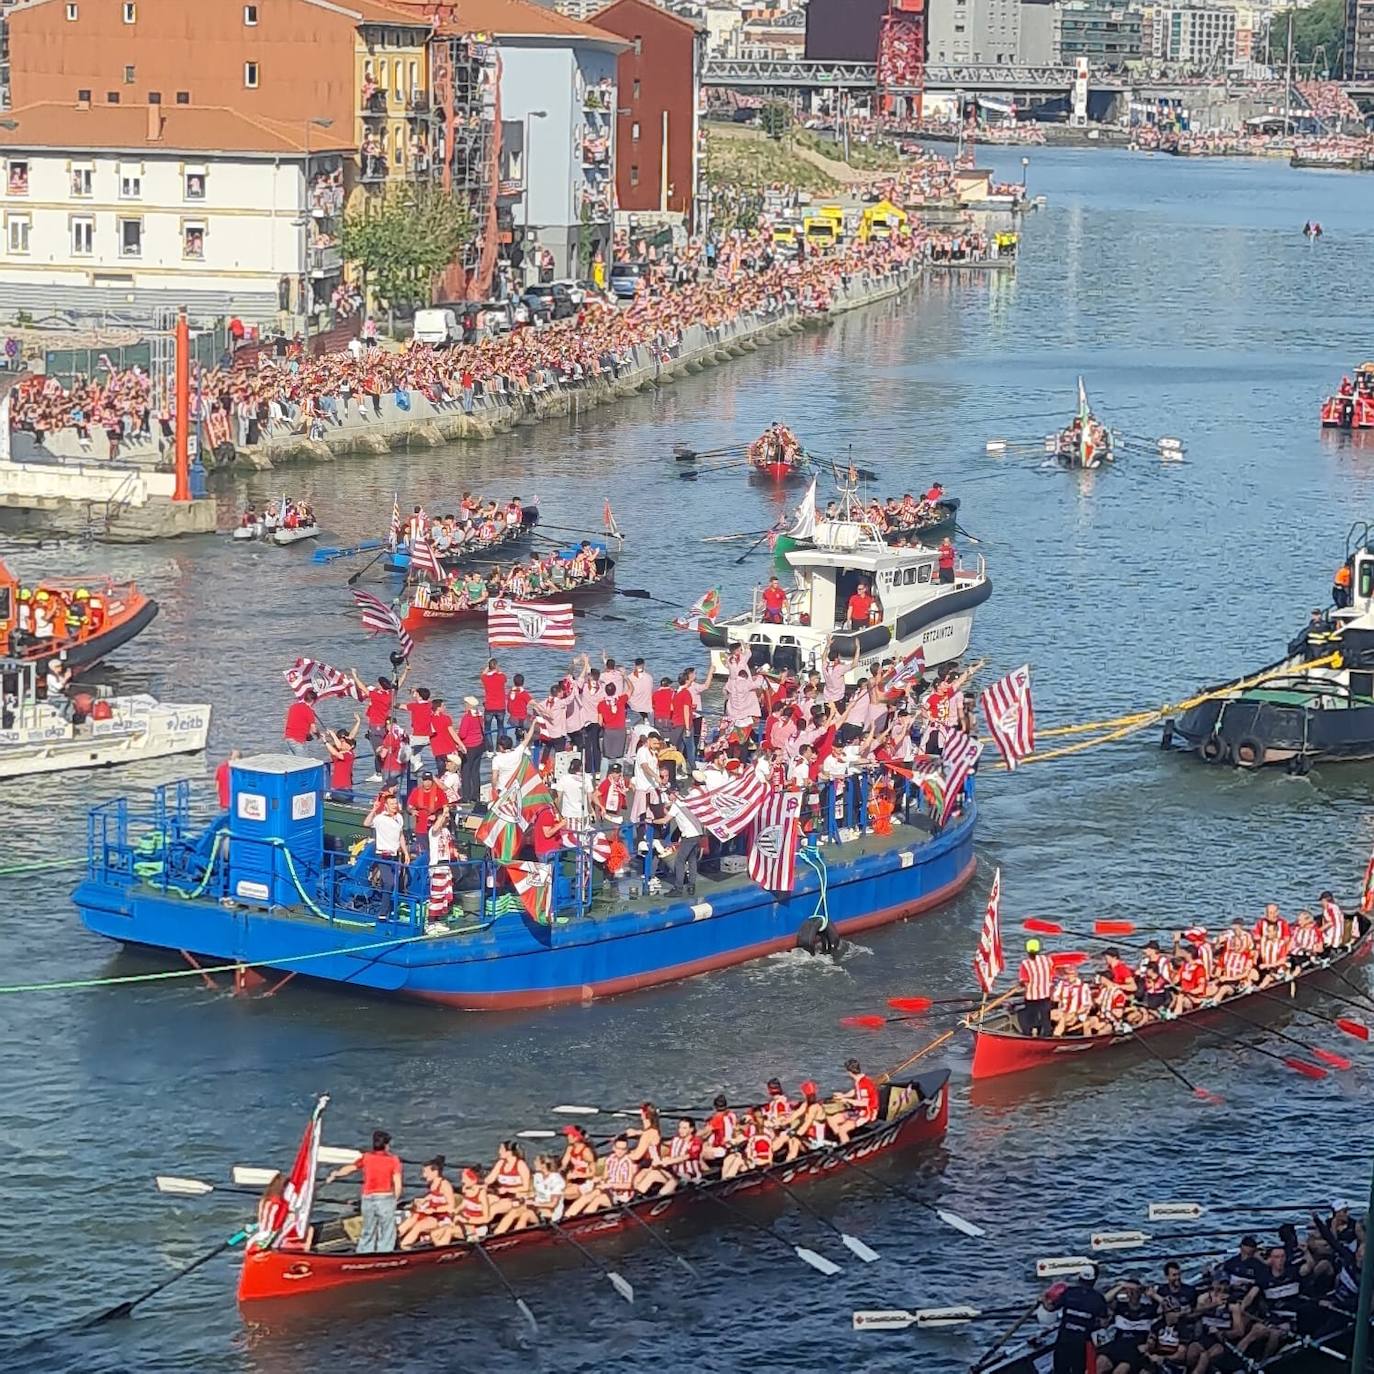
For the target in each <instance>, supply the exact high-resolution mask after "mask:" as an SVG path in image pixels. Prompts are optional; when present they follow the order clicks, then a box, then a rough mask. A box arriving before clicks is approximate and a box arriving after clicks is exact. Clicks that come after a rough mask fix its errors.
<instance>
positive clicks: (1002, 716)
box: [978, 663, 1035, 772]
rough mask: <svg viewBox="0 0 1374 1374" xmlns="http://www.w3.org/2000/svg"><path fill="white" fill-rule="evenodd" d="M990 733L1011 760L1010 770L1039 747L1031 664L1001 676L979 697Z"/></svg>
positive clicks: (1023, 665)
mask: <svg viewBox="0 0 1374 1374" xmlns="http://www.w3.org/2000/svg"><path fill="white" fill-rule="evenodd" d="M978 701H979V704H980V705H981V706H982V708H983V719H984V720H985V721H987V723H988V733H989V734H990V735H991V736H992V738H993V740H994V741H995V742H996V744H997V747H998V748H999V749H1000V750H1001V751H1002V757H1003V758H1004V759H1006V761H1007V771H1008V772H1011V770H1012V769H1013V768H1015V767H1016V765H1017V764H1018V763H1019V762H1020V761H1021V760H1022V759H1023V758H1025V757H1026V755H1027V754H1029V753H1031V752H1032V751H1033V750H1034V749H1035V708H1034V707H1033V706H1032V705H1031V684H1030V664H1029V663H1023V664H1022V665H1021V667H1019V668H1017V669H1016V670H1015V671H1014V672H1010V673H1008V674H1007V675H1006V677H1004V678H999V679H998V680H997V681H996V682H994V683H993V684H992V686H991V687H988V688H986V689H985V690H984V691H983V693H982V694H981V695H980V696H979V698H978Z"/></svg>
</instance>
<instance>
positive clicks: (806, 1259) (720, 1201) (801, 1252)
mask: <svg viewBox="0 0 1374 1374" xmlns="http://www.w3.org/2000/svg"><path fill="white" fill-rule="evenodd" d="M701 1196H702V1197H706V1198H710V1199H711V1201H712V1202H714V1203H716V1204H717V1205H718V1206H720V1207H723V1208H724V1209H725V1210H726V1211H727V1212H729V1213H730V1215H731V1216H733V1217H737V1218H738V1219H739V1220H740V1221H742V1222H744V1223H745V1224H746V1225H747V1226H752V1227H753V1228H754V1229H755V1230H756V1231H762V1232H763V1234H764V1235H767V1236H772V1237H773V1239H774V1240H775V1241H777V1242H778V1244H779V1245H785V1246H786V1247H787V1248H788V1249H789V1250H791V1251H792V1253H793V1254H794V1255H796V1257H797V1258H798V1259H799V1260H801V1262H802V1263H803V1264H809V1265H810V1266H811V1268H813V1269H814V1270H815V1271H816V1272H817V1273H818V1274H824V1275H826V1277H827V1278H829V1277H831V1276H832V1275H835V1274H838V1273H840V1272H841V1270H840V1266H839V1265H838V1264H836V1263H835V1261H834V1260H828V1259H826V1257H825V1256H824V1255H821V1254H818V1253H817V1252H816V1251H815V1250H808V1249H807V1248H806V1246H804V1245H794V1244H793V1243H792V1242H791V1241H790V1240H788V1239H787V1237H786V1236H785V1235H783V1233H782V1232H781V1231H779V1230H778V1229H777V1228H776V1227H774V1226H770V1225H769V1224H768V1223H767V1222H766V1221H758V1220H757V1219H756V1218H754V1217H751V1216H750V1215H749V1213H748V1212H744V1211H741V1210H740V1209H739V1208H738V1207H736V1206H734V1205H733V1204H731V1203H729V1202H726V1200H725V1199H724V1198H723V1197H721V1196H720V1195H719V1194H717V1193H716V1192H715V1191H714V1190H713V1189H711V1188H709V1187H707V1188H703V1189H702V1191H701Z"/></svg>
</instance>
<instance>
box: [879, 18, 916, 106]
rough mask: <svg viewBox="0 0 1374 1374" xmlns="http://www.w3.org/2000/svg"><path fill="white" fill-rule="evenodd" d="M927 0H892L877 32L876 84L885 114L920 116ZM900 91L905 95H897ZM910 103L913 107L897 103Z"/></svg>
mask: <svg viewBox="0 0 1374 1374" xmlns="http://www.w3.org/2000/svg"><path fill="white" fill-rule="evenodd" d="M926 56H927V53H926V13H925V0H889V4H888V9H887V13H886V14H885V15H884V16H883V23H882V28H881V30H880V31H879V33H878V70H877V84H878V93H879V97H880V102H879V103H880V108H881V109H882V111H883V113H884V114H889V115H893V114H909V115H910V117H911V118H913V119H920V118H921V112H922V110H921V107H922V104H923V102H924V99H925V80H926ZM897 91H901V92H902V94H901V95H898V94H896V92H897ZM908 100H909V101H910V102H911V108H910V110H902V109H899V108H898V102H899V101H901V102H903V103H905V102H906V101H908Z"/></svg>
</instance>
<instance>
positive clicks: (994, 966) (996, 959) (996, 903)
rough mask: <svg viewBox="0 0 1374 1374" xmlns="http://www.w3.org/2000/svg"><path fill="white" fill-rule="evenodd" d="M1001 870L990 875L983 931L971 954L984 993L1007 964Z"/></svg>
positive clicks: (979, 984)
mask: <svg viewBox="0 0 1374 1374" xmlns="http://www.w3.org/2000/svg"><path fill="white" fill-rule="evenodd" d="M1001 915H1002V870H1001V869H1000V868H999V869H997V870H996V871H995V872H994V873H993V875H992V891H991V892H989V893H988V909H987V914H986V915H985V916H984V917H983V933H982V934H981V935H980V936H979V937H978V952H977V953H976V954H975V955H974V956H973V973H974V976H975V977H976V978H977V979H978V986H979V987H980V988H982V989H983V992H984V994H987V993H989V992H991V991H992V985H993V984H994V983H995V982H996V981H997V978H998V975H999V974H1000V973H1001V972H1002V970H1003V969H1004V968H1006V966H1007V961H1006V959H1005V958H1004V957H1003V954H1002V927H1001Z"/></svg>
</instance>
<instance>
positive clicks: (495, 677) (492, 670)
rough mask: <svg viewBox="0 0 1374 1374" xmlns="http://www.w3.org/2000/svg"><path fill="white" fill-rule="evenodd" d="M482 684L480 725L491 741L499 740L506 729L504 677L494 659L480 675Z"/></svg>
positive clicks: (489, 661) (490, 660) (488, 660)
mask: <svg viewBox="0 0 1374 1374" xmlns="http://www.w3.org/2000/svg"><path fill="white" fill-rule="evenodd" d="M480 677H481V682H482V710H483V719H482V724H483V727H484V729H485V730H486V733H487V734H488V735H490V736H491V738H492V739H493V740H496V739H499V738H500V736H501V734H502V732H503V731H504V730H505V728H506V706H507V701H506V675H505V673H503V672H502V671H501V670H500V668H498V667H497V666H496V660H495V659H494V658H489V659H487V666H486V667H485V668H483V669H482V672H481V674H480Z"/></svg>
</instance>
